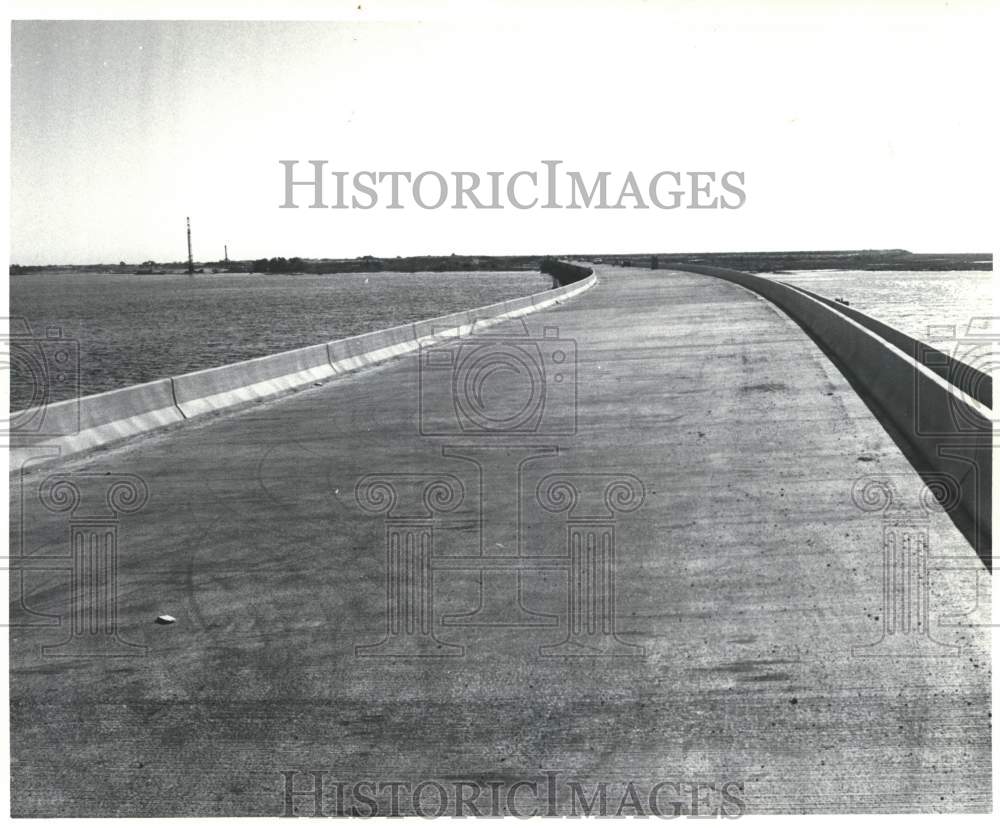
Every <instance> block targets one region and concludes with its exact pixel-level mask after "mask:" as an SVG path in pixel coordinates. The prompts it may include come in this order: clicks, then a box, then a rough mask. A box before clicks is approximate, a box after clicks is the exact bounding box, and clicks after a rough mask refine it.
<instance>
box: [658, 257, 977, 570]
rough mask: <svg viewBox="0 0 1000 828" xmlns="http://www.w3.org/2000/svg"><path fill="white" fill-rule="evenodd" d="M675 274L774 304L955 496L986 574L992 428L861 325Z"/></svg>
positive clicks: (741, 281) (791, 294) (790, 296)
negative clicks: (812, 342)
mask: <svg viewBox="0 0 1000 828" xmlns="http://www.w3.org/2000/svg"><path fill="white" fill-rule="evenodd" d="M674 269H677V270H684V271H689V272H691V273H700V274H704V275H708V276H715V277H718V278H720V279H726V280H728V281H730V282H734V283H735V284H738V285H742V286H743V287H745V288H748V289H749V290H752V291H754V292H755V293H757V294H759V295H761V296H763V297H764V298H765V299H767V300H769V301H770V302H773V303H774V304H775V305H777V306H778V307H779V308H781V310H783V311H784V312H785V313H786V314H787V315H788V316H789V317H791V318H792V319H793V320H794V321H795V322H797V323H798V324H799V325H800V326H801V327H802V329H803V330H804V331H805V332H806V333H807V334H808V335H809V336H810V337H811V338H812V339H813V341H814V342H816V344H817V345H818V346H819V347H820V348H821V349H822V350H823V351H824V353H826V354H827V356H829V357H830V359H831V360H832V361H833V362H834V364H836V366H837V367H838V368H839V369H840V371H841V372H842V373H843V375H844V377H845V378H846V379H847V380H848V382H850V383H851V385H852V386H853V387H854V389H855V390H856V391H857V392H858V394H859V396H860V397H861V399H862V400H864V402H865V404H866V405H867V406H868V407H869V409H871V411H872V412H873V413H874V414H875V416H876V417H877V418H878V419H879V422H881V423H882V425H883V427H884V428H885V429H886V431H887V432H888V433H889V434H890V435H891V436H892V437H893V439H894V440H895V442H896V444H897V445H898V446H899V447H900V449H901V450H902V451H903V453H904V454H905V455H906V457H907V458H908V459H909V460H910V462H911V463H912V464H913V467H914V469H916V471H917V472H918V473H919V474H920V475H921V476H922V477H923V478H924V480H925V482H926V483H927V484H928V485H930V486H931V487H932V488H933V487H935V486H940V485H946V486H948V487H949V488H953V492H952V495H953V497H954V503H952V504H951V508H950V509H949V511H948V513H949V515H950V516H951V518H952V520H953V522H954V523H955V525H956V526H957V527H958V529H959V530H960V531H961V532H962V533H963V534H964V535H965V537H966V538H967V539H968V541H969V543H970V544H971V545H972V546H973V548H974V549H975V550H976V552H977V553H978V554H979V557H980V558H981V559H982V560H983V562H984V563H985V564H986V566H987V567H988V568H990V570H991V571H992V503H991V496H992V491H993V486H992V450H991V442H992V427H991V422H990V420H989V419H987V417H986V416H984V415H983V414H981V413H980V412H979V411H977V410H976V409H975V408H974V407H973V406H971V405H968V404H967V403H966V402H965V401H964V400H963V399H962V398H961V396H960V395H958V394H956V393H955V392H954V391H953V390H950V389H949V388H948V387H947V384H946V383H944V382H942V381H941V380H939V379H938V378H937V377H936V376H935V377H932V376H928V374H926V373H924V372H923V371H921V370H920V369H919V368H917V367H916V365H915V364H914V363H913V362H912V361H911V360H908V359H906V358H905V357H904V356H902V355H900V354H899V353H897V352H895V351H893V350H892V349H891V348H889V347H887V346H886V344H885V343H884V342H883V341H882V340H881V339H879V338H878V337H877V336H876V335H874V334H873V333H872V332H871V331H870V330H868V329H866V328H865V327H863V326H862V325H860V324H859V323H857V322H855V321H853V320H851V319H850V318H848V317H847V316H846V315H844V314H842V313H840V312H838V311H839V309H837V308H833V307H831V306H830V305H828V304H827V303H825V302H822V301H820V300H818V299H816V298H814V297H812V296H810V295H808V294H807V293H805V292H803V291H801V290H798V289H797V288H794V287H792V286H790V285H786V284H783V283H782V282H776V281H773V280H770V279H765V278H762V277H760V276H753V275H751V274H749V273H742V272H739V271H735V270H728V269H726V268H717V267H706V266H700V265H685V266H684V267H683V268H674Z"/></svg>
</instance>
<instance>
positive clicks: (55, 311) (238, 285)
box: [10, 272, 551, 410]
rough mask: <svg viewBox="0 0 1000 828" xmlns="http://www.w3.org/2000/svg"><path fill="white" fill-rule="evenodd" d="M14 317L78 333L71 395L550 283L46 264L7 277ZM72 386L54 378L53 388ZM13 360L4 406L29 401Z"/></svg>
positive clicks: (521, 277)
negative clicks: (72, 268) (82, 268)
mask: <svg viewBox="0 0 1000 828" xmlns="http://www.w3.org/2000/svg"><path fill="white" fill-rule="evenodd" d="M10 285H11V287H10V291H11V296H10V307H11V311H10V313H11V316H12V317H23V318H24V319H26V320H27V322H28V324H29V325H30V327H31V331H32V334H33V335H34V336H35V337H36V338H37V337H39V336H44V335H45V330H46V328H47V327H48V326H59V327H60V328H62V335H63V336H64V337H68V338H71V339H74V340H76V341H77V342H79V347H80V374H81V388H80V394H81V395H87V394H96V393H99V392H101V391H109V390H111V389H113V388H120V387H123V386H126V385H134V384H136V383H140V382H147V381H149V380H153V379H158V378H160V377H166V376H172V375H176V374H183V373H185V372H187V371H196V370H198V369H201V368H211V367H213V366H216V365H224V364H226V363H229V362H237V361H239V360H244V359H250V358H252V357H259V356H264V355H266V354H273V353H277V352H279V351H286V350H289V349H291V348H300V347H303V346H306V345H314V344H316V343H319V342H326V341H328V340H332V339H340V338H342V337H345V336H353V335H354V334H359V333H365V332H367V331H374V330H378V329H380V328H388V327H391V326H393V325H400V324H403V323H405V322H414V321H416V320H418V319H427V318H430V317H433V316H442V315H444V314H446V313H452V312H454V311H458V310H465V309H468V308H473V307H478V306H480V305H488V304H490V303H491V302H499V301H501V300H504V299H511V298H514V297H517V296H525V295H526V294H529V293H537V292H538V291H540V290H546V289H548V288H549V287H551V279H550V278H549V277H547V276H542V275H541V274H540V273H525V272H512V273H508V272H497V273H367V274H366V273H351V274H332V275H324V276H319V275H298V276H295V275H278V274H231V273H230V274H221V273H220V274H199V275H197V276H195V277H194V278H188V277H187V276H186V275H173V274H170V275H164V276H133V275H125V274H103V273H44V274H31V275H22V276H11V277H10ZM75 392H76V389H75V388H74V387H72V386H69V385H63V386H59V385H58V384H55V385H54V386H53V387H52V388H51V396H50V399H51V400H52V401H56V400H59V399H66V398H67V397H70V396H73V395H74V394H75ZM30 393H31V388H30V385H29V384H28V382H27V379H26V377H24V376H19V373H18V370H17V363H16V362H15V363H14V366H13V376H12V381H11V408H12V410H18V409H20V408H23V407H24V406H25V405H26V404H27V403H28V401H29V400H30Z"/></svg>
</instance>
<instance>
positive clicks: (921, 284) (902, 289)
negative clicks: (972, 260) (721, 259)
mask: <svg viewBox="0 0 1000 828" xmlns="http://www.w3.org/2000/svg"><path fill="white" fill-rule="evenodd" d="M761 275H763V276H769V277H770V278H772V279H778V280H779V281H782V282H787V283H788V284H791V285H798V286H799V287H803V288H805V289H806V290H811V291H812V292H813V293H818V294H819V295H820V296H825V297H827V298H828V299H836V298H838V297H840V298H841V299H846V300H847V301H848V302H850V303H851V307H852V308H855V309H857V310H859V311H861V312H862V313H866V314H868V316H874V317H875V318H876V319H878V320H880V321H882V322H885V323H886V324H887V325H892V327H894V328H896V329H897V330H900V331H902V332H903V333H905V334H908V335H909V336H912V337H913V338H914V339H919V340H921V341H927V339H928V330H927V329H928V327H929V326H934V327H935V328H937V327H939V326H942V325H954V326H955V327H956V329H957V333H958V335H959V336H961V335H962V334H963V333H964V332H965V331H966V329H967V328H968V325H969V320H970V319H972V318H973V317H977V316H980V317H981V316H992V315H993V296H992V287H991V285H992V279H993V274H992V273H990V272H988V271H981V270H979V271H965V270H950V271H940V272H930V271H873V270H798V271H794V272H791V273H772V274H768V273H764V274H761Z"/></svg>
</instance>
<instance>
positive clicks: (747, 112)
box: [11, 5, 997, 264]
mask: <svg viewBox="0 0 1000 828" xmlns="http://www.w3.org/2000/svg"><path fill="white" fill-rule="evenodd" d="M929 8H930V9H931V11H933V9H934V8H936V6H933V5H932V6H930V7H929ZM941 8H944V7H943V6H941ZM990 36H991V33H990V31H988V29H987V27H985V26H983V27H979V26H977V25H976V24H975V20H974V18H972V17H970V16H969V15H968V14H967V13H963V14H961V15H957V14H940V15H936V14H933V13H926V14H921V15H914V16H912V17H911V18H909V20H907V21H903V20H901V19H892V18H888V19H881V20H877V19H872V18H868V19H867V20H862V19H860V18H858V17H857V16H842V17H840V18H837V19H833V18H829V17H825V16H820V15H818V14H814V15H813V16H812V17H799V18H796V19H784V20H782V19H779V18H778V17H775V16H764V15H758V16H757V17H756V18H747V19H745V20H744V21H742V22H733V23H730V24H729V25H725V26H723V25H719V23H718V21H708V20H702V19H698V18H696V17H694V16H692V15H687V16H671V15H665V14H660V15H652V14H650V15H641V14H637V15H633V16H623V17H617V18H612V19H609V18H608V17H607V16H606V15H601V16H598V15H589V14H586V13H582V12H581V13H580V14H579V15H576V16H570V15H566V16H563V17H555V16H548V17H546V16H541V17H540V18H539V19H533V18H532V17H531V16H530V15H526V16H524V17H523V18H522V19H521V22H519V23H518V22H516V21H515V20H514V19H511V18H508V19H507V20H506V22H504V21H500V20H495V21H492V22H489V23H486V22H476V21H472V20H463V21H461V22H457V23H447V22H443V21H441V20H433V19H429V20H427V21H425V22H423V23H417V22H406V21H399V22H396V23H365V22H360V23H358V22H327V23H252V22H243V23H207V22H189V23H176V22H140V23H121V22H92V23H77V22H20V23H15V24H14V27H13V42H12V63H13V68H12V72H13V77H12V102H11V106H12V116H11V117H12V136H11V137H12V144H11V151H12V183H11V187H12V190H11V248H12V249H11V260H12V261H13V262H17V263H21V264H41V263H52V262H73V263H84V262H97V261H102V262H117V261H119V260H126V261H129V262H136V261H142V260H144V259H156V260H176V259H181V258H184V256H185V255H186V251H185V247H184V217H185V216H186V215H190V216H191V219H192V224H193V228H194V245H195V258H196V259H201V260H208V259H215V258H221V257H222V251H223V244H224V243H228V244H229V251H230V256H231V257H235V258H251V257H261V256H275V255H284V256H293V255H299V256H305V257H319V256H330V257H339V256H356V255H362V254H366V253H370V254H373V255H383V256H392V255H399V254H402V255H406V254H418V253H451V252H457V253H462V252H484V253H505V252H511V253H515V252H525V253H527V252H544V251H553V252H573V251H580V252H586V251H590V250H593V251H607V252H612V251H616V250H620V251H626V250H636V251H639V250H658V251H697V250H776V249H817V248H819V249H836V248H871V247H906V248H909V249H912V250H917V251H973V250H974V251H980V250H990V249H991V247H992V241H993V238H994V237H995V226H996V222H997V215H996V209H995V207H994V206H993V205H994V202H995V198H996V183H997V180H996V177H995V176H996V171H995V166H994V167H993V168H985V167H984V164H987V163H988V164H991V165H994V164H995V162H994V157H995V154H996V147H995V141H996V138H995V131H996V130H995V126H996V125H995V120H991V119H993V118H994V117H995V116H994V115H993V112H995V100H994V98H995V92H996V90H995V80H996V78H997V66H996V58H995V57H992V56H991V53H993V52H995V44H993V43H991V42H990ZM991 132H992V133H994V134H993V135H992V136H991V134H990V133H991ZM314 158H315V159H328V160H329V165H328V167H329V168H330V169H343V170H349V171H356V170H363V169H372V170H410V171H413V172H420V171H422V170H440V171H443V172H444V171H451V170H476V171H480V172H485V171H487V170H504V171H508V172H513V171H516V170H518V169H538V168H539V162H540V161H541V160H542V159H561V160H562V161H564V162H565V165H566V167H569V168H573V169H577V170H580V171H581V172H583V173H585V174H586V173H589V174H594V173H596V172H597V171H598V170H609V171H611V172H612V174H613V175H624V174H625V173H626V172H627V171H629V170H635V171H636V172H637V173H639V174H645V175H650V174H652V173H655V172H657V171H659V170H664V169H667V170H716V171H725V170H742V171H744V172H745V174H746V193H747V202H746V205H745V207H744V208H742V209H740V210H730V211H717V210H706V211H697V210H675V211H667V212H665V211H661V210H655V209H653V210H645V211H642V210H623V211H594V210H578V211H566V210H538V209H535V210H527V211H523V212H522V211H515V210H509V209H508V210H504V211H477V210H470V211H464V212H462V211H455V210H449V209H441V210H436V211H423V210H420V209H418V208H416V207H409V208H407V209H404V210H397V211H392V210H389V211H387V210H383V209H381V208H379V209H375V210H370V211H358V210H348V211H335V210H306V209H300V210H279V209H278V205H279V204H280V203H281V200H282V193H283V172H282V168H281V167H280V166H279V164H278V160H279V159H302V160H303V161H304V160H305V159H314ZM991 234H993V235H991Z"/></svg>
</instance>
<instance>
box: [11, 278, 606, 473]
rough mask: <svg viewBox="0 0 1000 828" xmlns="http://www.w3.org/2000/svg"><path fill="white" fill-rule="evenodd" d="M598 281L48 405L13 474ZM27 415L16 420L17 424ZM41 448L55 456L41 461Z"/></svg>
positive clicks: (20, 448) (22, 435) (398, 351)
mask: <svg viewBox="0 0 1000 828" xmlns="http://www.w3.org/2000/svg"><path fill="white" fill-rule="evenodd" d="M596 279H597V277H596V276H594V275H593V274H592V273H591V275H590V276H589V277H588V278H586V279H583V280H582V281H579V282H576V283H574V284H570V285H566V286H564V287H560V288H557V289H555V290H549V291H545V292H543V293H539V294H534V295H532V296H524V297H520V298H517V299H510V300H508V301H505V302H497V303H495V304H492V305H486V306H484V307H481V308H475V309H473V310H468V311H460V312H458V313H452V314H448V315H446V316H442V317H439V318H437V319H428V320H423V321H420V322H416V323H412V324H407V325H399V326H397V327H394V328H387V329H385V330H381V331H373V332H372V333H367V334H360V335H358V336H352V337H348V338H346V339H339V340H336V341H334V342H327V343H324V344H321V345H312V346H309V347H307V348H299V349H296V350H294V351H285V352H283V353H279V354H273V355H270V356H265V357H260V358H258V359H251V360H247V361H245V362H237V363H233V364H231V365H222V366H219V367H218V368H207V369H205V370H203V371H195V372H193V373H190V374H181V375H180V376H177V377H170V378H166V379H162V380H156V381H155V382H149V383H145V384H143V385H134V386H130V387H128V388H121V389H117V390H115V391H108V392H106V393H103V394H96V395H93V396H90V397H82V398H80V399H78V400H67V401H65V402H60V403H55V404H53V405H49V406H45V407H44V408H40V409H39V410H38V413H37V416H35V417H34V418H30V423H29V424H28V425H26V426H25V430H24V431H21V432H15V434H14V435H13V439H12V441H11V442H12V443H14V445H13V446H12V447H11V450H10V468H11V469H12V470H16V469H20V468H21V467H22V466H23V464H24V463H26V462H28V461H29V460H36V461H37V462H38V464H39V465H48V464H50V463H52V462H54V461H56V460H59V459H66V458H69V457H73V456H75V455H78V454H81V453H83V452H86V451H89V450H91V449H95V448H100V447H102V446H109V445H113V444H115V443H119V442H121V441H123V440H126V439H128V438H129V437H133V436H135V435H137V434H142V433H144V432H148V431H153V430H154V429H157V428H162V427H164V426H168V425H172V424H174V423H179V422H183V421H184V420H186V419H191V418H194V417H198V416H200V415H203V414H207V413H209V412H212V411H222V410H225V409H228V408H232V407H234V406H239V405H244V404H247V403H252V402H255V401H259V400H264V399H267V398H270V397H274V396H276V395H279V394H282V393H285V392H288V391H293V390H295V389H297V388H303V387H307V386H309V385H311V384H312V383H315V382H321V381H323V380H325V379H328V378H330V377H332V376H335V375H337V374H343V373H347V372H349V371H353V370H357V369H358V368H363V367H365V366H368V365H374V364H376V363H379V362H384V361H385V360H387V359H392V358H393V357H396V356H400V355H402V354H406V353H409V352H411V351H416V350H417V349H418V348H420V347H421V345H426V344H430V342H433V341H436V340H437V339H446V338H451V337H456V336H464V335H466V334H468V333H469V332H470V331H471V330H472V328H473V325H487V326H488V325H490V324H496V323H498V322H501V321H503V320H504V319H508V318H512V317H515V316H520V315H523V314H526V313H531V312H533V311H535V310H540V309H542V308H545V307H549V306H551V305H553V304H555V303H557V302H560V301H564V300H565V299H567V298H569V297H570V296H574V295H576V294H577V293H580V292H582V291H584V290H586V289H588V288H589V287H591V286H593V285H594V284H595V283H596ZM21 414H23V412H15V413H14V414H12V415H11V421H12V422H16V421H18V420H19V418H20V415H21ZM24 419H29V418H24ZM42 446H45V447H50V448H51V449H52V452H50V453H46V454H44V455H40V453H39V450H38V449H39V448H40V447H42ZM56 449H58V453H56V452H55V450H56Z"/></svg>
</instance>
